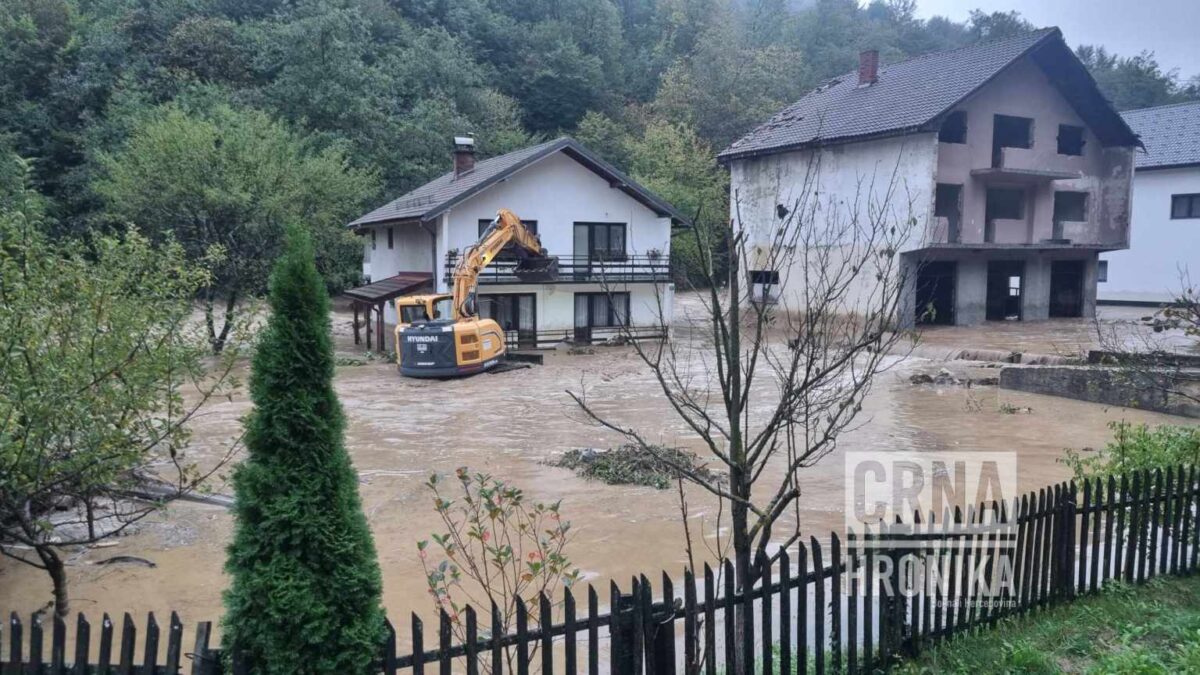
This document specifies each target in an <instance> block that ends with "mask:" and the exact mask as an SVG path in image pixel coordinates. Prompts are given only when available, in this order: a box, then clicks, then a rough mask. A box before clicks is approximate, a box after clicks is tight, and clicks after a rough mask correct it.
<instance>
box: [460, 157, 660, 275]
mask: <svg viewBox="0 0 1200 675" xmlns="http://www.w3.org/2000/svg"><path fill="white" fill-rule="evenodd" d="M501 208H505V209H508V210H510V211H512V212H513V213H515V214H517V216H519V217H520V218H521V219H522V220H536V221H538V235H539V236H540V237H541V239H542V245H543V246H545V247H546V251H547V252H548V253H549V254H550V255H559V256H570V255H573V254H574V247H575V241H574V236H575V230H574V223H575V222H577V221H579V222H586V221H592V222H614V223H627V224H628V228H626V243H625V246H626V250H627V252H628V253H629V254H631V255H632V254H644V253H646V252H647V251H649V250H650V249H658V250H659V251H661V252H662V253H663V255H669V254H670V250H671V220H670V218H663V217H659V215H658V214H656V213H655V212H654V211H651V210H650V209H648V208H646V207H645V206H643V205H642V204H641V202H638V201H637V200H636V199H634V198H633V197H630V196H629V195H627V194H625V193H624V192H622V191H621V190H619V189H617V188H613V187H610V186H609V184H608V181H607V180H606V179H604V178H601V177H600V176H598V175H596V174H595V173H593V172H592V171H591V170H589V169H587V168H585V167H584V166H583V165H581V164H579V163H578V162H576V161H575V160H573V159H571V158H570V157H568V156H566V155H565V154H563V153H555V154H553V155H551V156H549V157H547V158H545V159H543V160H542V161H540V162H538V163H537V164H534V165H533V166H530V167H528V168H526V169H524V170H522V171H521V172H519V173H517V174H516V175H514V176H511V177H509V178H508V179H507V180H505V181H503V182H501V183H499V184H497V185H493V186H492V187H490V188H488V189H487V190H485V191H483V192H481V193H480V194H478V195H476V196H475V197H473V198H471V199H469V200H467V201H465V202H463V203H462V204H459V205H458V206H455V207H454V208H453V209H451V210H450V211H449V212H448V213H447V214H446V221H445V222H444V223H443V227H444V228H445V232H446V236H445V237H442V238H439V240H438V259H439V260H440V261H445V259H446V251H447V250H449V249H455V248H456V249H458V250H459V251H463V250H465V249H466V248H467V247H468V246H470V245H471V244H474V243H475V242H476V241H477V240H478V239H479V221H480V220H481V219H486V220H491V219H492V218H495V217H496V211H497V210H499V209H501ZM440 277H441V275H439V279H438V283H439V288H442V289H444V288H445V282H444V281H443V280H442V279H441V278H440Z"/></svg>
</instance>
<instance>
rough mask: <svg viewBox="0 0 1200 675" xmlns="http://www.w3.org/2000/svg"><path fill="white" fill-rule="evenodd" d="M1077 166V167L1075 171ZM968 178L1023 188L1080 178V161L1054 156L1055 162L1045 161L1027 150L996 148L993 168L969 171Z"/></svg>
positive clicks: (1078, 159)
mask: <svg viewBox="0 0 1200 675" xmlns="http://www.w3.org/2000/svg"><path fill="white" fill-rule="evenodd" d="M1076 166H1079V167H1080V168H1075V167H1076ZM971 175H972V176H973V177H975V178H980V179H983V180H988V179H992V180H1000V181H1004V182H1008V183H1021V184H1025V185H1029V184H1037V183H1048V182H1050V181H1055V180H1072V179H1075V178H1082V177H1083V171H1082V158H1079V157H1067V156H1056V157H1055V158H1054V161H1050V162H1048V161H1045V158H1039V157H1038V155H1037V153H1035V152H1034V151H1033V150H1032V149H1029V148H996V149H995V151H994V153H993V155H992V165H991V166H989V167H986V168H982V169H971Z"/></svg>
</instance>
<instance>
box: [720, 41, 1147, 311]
mask: <svg viewBox="0 0 1200 675" xmlns="http://www.w3.org/2000/svg"><path fill="white" fill-rule="evenodd" d="M1136 145H1137V137H1136V136H1135V135H1134V134H1133V132H1132V131H1130V129H1129V127H1128V125H1126V124H1125V122H1124V121H1123V120H1122V119H1121V117H1120V115H1119V114H1118V113H1117V111H1116V110H1115V109H1113V107H1112V106H1111V105H1110V104H1109V103H1108V101H1106V100H1105V99H1104V97H1103V96H1102V95H1101V93H1100V91H1099V88H1098V87H1097V86H1096V83H1095V81H1093V80H1092V78H1091V76H1090V75H1089V74H1088V72H1087V69H1086V68H1085V67H1084V65H1083V64H1082V63H1081V62H1080V61H1079V59H1078V58H1077V57H1076V56H1075V55H1074V53H1073V52H1072V51H1071V49H1070V47H1069V46H1067V44H1066V42H1065V41H1064V40H1063V37H1062V34H1061V33H1060V32H1059V30H1058V29H1057V28H1048V29H1042V30H1038V31H1033V32H1028V33H1024V34H1020V35H1016V36H1013V37H1009V38H1006V39H1002V40H996V41H993V42H987V43H982V44H978V45H972V46H969V47H964V48H961V49H955V50H951V51H944V52H936V53H931V54H926V55H924V56H919V57H916V58H912V59H909V60H907V61H901V62H898V63H890V64H881V63H880V62H879V55H878V53H877V52H874V51H866V52H863V53H861V54H860V65H859V69H858V72H856V73H855V72H852V73H847V74H845V75H842V76H840V77H836V78H833V79H832V80H829V81H827V82H825V83H824V84H822V85H821V86H819V87H817V88H816V89H814V90H812V91H811V92H809V93H808V94H806V95H805V96H804V97H803V98H801V99H800V100H798V101H796V102H795V103H793V104H792V105H790V106H788V107H787V108H784V109H783V110H782V111H780V112H779V113H777V114H776V115H775V116H774V117H772V118H771V119H770V120H768V121H767V122H765V123H764V124H762V125H761V126H759V127H758V128H756V129H754V130H752V131H751V132H750V133H748V134H746V136H744V137H743V138H741V139H740V140H738V141H736V142H735V143H733V144H732V145H730V146H729V147H728V148H726V149H725V150H724V151H722V152H721V154H720V155H719V160H720V161H721V162H722V163H723V164H724V165H725V166H728V167H729V171H730V189H731V191H732V192H731V200H730V202H731V208H732V209H733V212H732V214H731V216H732V218H733V219H734V221H735V224H736V226H737V227H740V228H743V229H744V230H745V231H746V232H747V233H748V237H747V241H748V244H749V247H750V257H751V261H750V263H749V264H750V265H751V268H750V277H751V279H750V280H751V283H753V284H754V293H755V296H756V297H760V296H763V294H764V293H768V290H767V289H765V288H764V286H768V285H769V286H773V287H774V288H773V289H770V291H769V292H770V294H771V296H770V297H776V298H778V300H779V301H780V302H783V303H785V306H786V304H787V303H788V302H789V299H790V298H791V299H794V298H797V297H801V296H802V293H803V284H804V275H803V273H802V272H801V271H799V270H798V269H796V267H797V265H798V264H799V263H801V262H802V261H803V256H800V255H796V256H791V257H790V259H789V260H784V261H781V260H780V259H779V258H780V257H779V256H777V255H775V256H774V257H772V256H771V253H770V252H771V250H772V249H771V242H772V241H773V239H774V238H775V237H776V236H777V233H778V232H780V230H781V227H785V226H783V225H781V223H784V222H785V219H786V217H787V214H788V213H789V212H791V211H794V210H795V208H796V207H795V205H797V204H801V205H803V204H809V205H811V208H812V210H813V214H814V217H815V219H817V222H818V223H824V222H843V223H855V222H859V223H861V222H863V221H864V220H866V219H868V217H869V218H871V219H872V220H874V221H876V222H884V223H886V222H891V223H897V224H903V223H906V222H911V223H914V224H915V232H913V234H912V236H911V237H910V238H909V239H908V241H906V242H904V243H902V244H901V245H900V247H899V251H900V256H901V258H900V265H899V267H900V269H901V270H902V271H903V272H904V273H905V274H906V275H907V276H906V277H905V282H906V287H905V288H904V293H903V299H902V305H903V306H902V307H901V311H902V314H901V319H902V321H903V322H904V323H906V324H911V323H917V322H921V323H946V324H958V325H972V324H978V323H981V322H983V321H988V320H1036V319H1046V318H1051V317H1080V316H1092V315H1093V313H1094V311H1095V300H1096V278H1097V267H1098V266H1097V261H1098V260H1099V254H1100V253H1101V252H1104V251H1112V250H1117V249H1121V248H1125V246H1126V245H1127V239H1128V227H1129V200H1130V179H1131V174H1132V167H1133V150H1134V148H1135V147H1136ZM759 251H766V252H767V254H766V255H765V256H764V255H760V256H758V257H759V258H763V257H767V258H771V260H768V261H764V260H762V259H758V260H756V259H755V257H756V255H758V252H759ZM781 262H782V264H780V263H781ZM789 264H790V268H789ZM873 279H874V276H873V275H870V274H860V275H858V278H856V280H855V281H856V282H857V283H856V284H855V285H852V286H851V287H850V289H849V292H848V294H847V295H848V297H849V301H848V302H849V304H850V307H851V309H852V310H853V308H854V307H855V306H858V307H865V306H868V304H867V303H868V301H869V298H871V297H873V294H874V293H876V292H877V286H876V284H875V282H874V281H873ZM931 310H932V311H931Z"/></svg>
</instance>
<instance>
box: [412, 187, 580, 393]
mask: <svg viewBox="0 0 1200 675" xmlns="http://www.w3.org/2000/svg"><path fill="white" fill-rule="evenodd" d="M506 249H508V250H515V251H516V254H517V264H516V265H514V266H513V274H514V276H516V277H517V279H519V280H520V281H521V282H524V283H545V282H551V281H555V280H557V279H558V258H556V257H553V256H547V255H546V249H544V248H542V242H541V240H539V239H538V237H537V235H536V234H534V233H532V232H530V231H529V230H528V229H527V228H526V227H525V225H524V224H523V223H522V222H521V221H520V219H519V218H517V216H516V214H514V213H513V212H511V211H507V210H503V209H502V210H501V211H500V212H499V213H497V214H496V219H495V220H493V221H492V223H491V225H489V226H488V227H487V229H485V230H484V231H483V234H481V235H480V236H479V241H478V242H476V243H475V245H473V246H471V247H470V248H468V249H467V250H466V252H465V254H464V255H463V257H462V259H460V260H459V262H458V266H457V267H456V268H455V270H454V292H453V293H451V294H445V293H442V294H437V295H414V296H409V297H405V298H399V299H397V300H396V315H397V325H396V359H397V362H398V363H397V365H398V366H399V368H400V374H401V375H405V376H407V377H434V378H445V377H457V376H460V375H471V374H474V373H479V372H483V371H485V370H489V369H491V368H493V367H495V366H497V365H499V364H500V362H501V361H502V360H503V358H504V354H505V351H506V346H505V335H504V330H503V329H502V328H500V324H498V323H496V322H495V321H494V320H492V319H484V318H480V317H479V311H478V307H477V303H476V299H475V286H476V282H477V281H478V280H479V274H480V273H481V272H482V271H483V270H484V269H485V268H486V267H487V266H488V265H490V264H491V263H492V262H493V261H494V260H495V259H496V256H497V255H499V254H500V253H501V251H504V250H506Z"/></svg>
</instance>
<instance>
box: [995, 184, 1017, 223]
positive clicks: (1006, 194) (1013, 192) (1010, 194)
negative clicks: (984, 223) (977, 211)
mask: <svg viewBox="0 0 1200 675" xmlns="http://www.w3.org/2000/svg"><path fill="white" fill-rule="evenodd" d="M1024 218H1025V191H1024V190H1017V189H1013V188H989V189H988V191H987V220H997V219H999V220H1023V219H1024Z"/></svg>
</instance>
